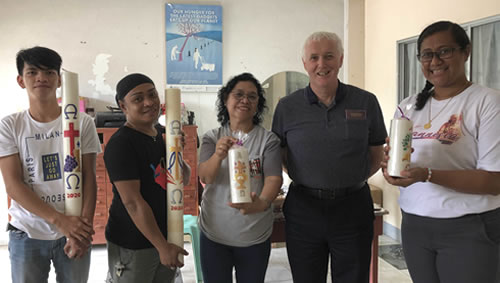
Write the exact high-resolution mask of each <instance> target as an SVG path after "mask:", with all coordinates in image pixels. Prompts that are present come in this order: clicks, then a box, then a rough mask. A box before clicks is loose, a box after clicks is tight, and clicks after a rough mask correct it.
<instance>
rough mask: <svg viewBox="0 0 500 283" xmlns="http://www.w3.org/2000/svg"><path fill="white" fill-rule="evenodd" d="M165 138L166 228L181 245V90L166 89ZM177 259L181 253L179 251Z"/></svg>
mask: <svg viewBox="0 0 500 283" xmlns="http://www.w3.org/2000/svg"><path fill="white" fill-rule="evenodd" d="M165 113H166V115H165V118H166V121H165V139H166V146H167V157H166V167H167V230H168V239H167V240H168V242H169V243H171V244H175V245H177V246H179V247H181V248H182V247H183V246H184V200H183V198H184V184H183V171H182V165H183V161H182V145H181V141H182V125H181V91H180V90H179V89H178V88H169V89H166V90H165ZM179 261H181V262H184V256H183V255H181V254H179Z"/></svg>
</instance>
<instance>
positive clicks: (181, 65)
mask: <svg viewBox="0 0 500 283" xmlns="http://www.w3.org/2000/svg"><path fill="white" fill-rule="evenodd" d="M165 15H166V16H165V30H166V52H167V56H166V59H167V84H168V85H221V84H222V7H221V6H212V5H210V6H208V5H184V4H169V3H167V4H166V5H165Z"/></svg>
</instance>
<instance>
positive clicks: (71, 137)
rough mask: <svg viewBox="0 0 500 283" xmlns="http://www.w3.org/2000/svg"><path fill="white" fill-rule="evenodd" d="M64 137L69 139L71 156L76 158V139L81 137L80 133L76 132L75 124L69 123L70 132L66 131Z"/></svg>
mask: <svg viewBox="0 0 500 283" xmlns="http://www.w3.org/2000/svg"><path fill="white" fill-rule="evenodd" d="M64 137H65V138H67V137H69V152H70V153H69V154H70V155H71V156H73V157H74V155H73V150H74V149H75V138H76V137H80V131H76V130H75V127H74V124H73V123H69V130H68V131H64Z"/></svg>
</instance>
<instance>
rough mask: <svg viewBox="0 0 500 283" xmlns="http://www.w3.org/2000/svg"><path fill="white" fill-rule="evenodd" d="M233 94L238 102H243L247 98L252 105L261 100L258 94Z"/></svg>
mask: <svg viewBox="0 0 500 283" xmlns="http://www.w3.org/2000/svg"><path fill="white" fill-rule="evenodd" d="M231 94H232V95H233V97H234V98H235V99H236V100H238V101H242V100H243V98H245V97H246V98H247V99H248V101H249V102H251V103H255V102H257V100H259V95H257V94H256V93H250V94H244V93H243V92H231Z"/></svg>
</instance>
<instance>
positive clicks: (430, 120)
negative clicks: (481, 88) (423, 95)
mask: <svg viewBox="0 0 500 283" xmlns="http://www.w3.org/2000/svg"><path fill="white" fill-rule="evenodd" d="M471 84H472V83H471V82H469V81H466V82H465V86H464V87H463V88H462V89H460V90H459V91H458V92H457V94H455V95H454V96H452V97H451V99H450V100H448V102H446V105H445V106H444V107H443V108H441V110H439V112H438V113H437V114H436V116H434V117H433V118H432V119H431V111H432V110H431V109H432V97H433V96H434V95H431V99H430V100H429V122H427V124H425V125H424V129H426V130H427V129H429V128H430V127H431V126H432V123H431V122H432V121H433V120H434V119H436V117H437V116H439V114H441V112H443V110H444V109H445V108H446V106H448V104H450V102H451V101H452V100H453V98H454V97H455V96H457V95H458V94H460V93H461V92H462V91H464V90H465V89H466V88H468V87H469V86H470V85H471Z"/></svg>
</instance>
